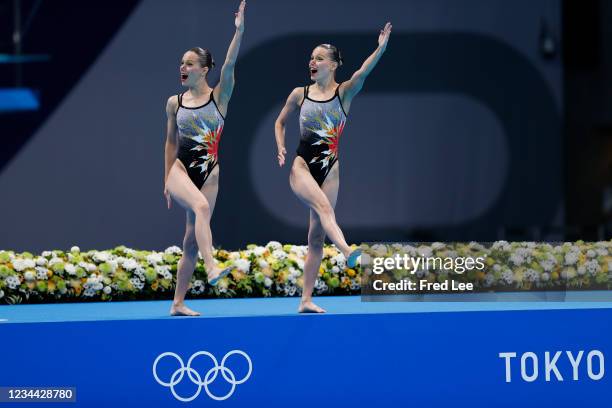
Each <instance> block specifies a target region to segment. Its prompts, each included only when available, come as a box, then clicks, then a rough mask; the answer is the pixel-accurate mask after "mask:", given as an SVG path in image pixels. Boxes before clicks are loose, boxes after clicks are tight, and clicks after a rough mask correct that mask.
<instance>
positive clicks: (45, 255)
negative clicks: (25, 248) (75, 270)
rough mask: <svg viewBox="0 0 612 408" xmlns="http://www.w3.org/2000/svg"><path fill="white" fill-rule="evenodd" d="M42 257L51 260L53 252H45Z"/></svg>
mask: <svg viewBox="0 0 612 408" xmlns="http://www.w3.org/2000/svg"><path fill="white" fill-rule="evenodd" d="M41 255H42V256H44V257H45V258H49V257H50V256H53V252H51V251H43V253H42V254H41Z"/></svg>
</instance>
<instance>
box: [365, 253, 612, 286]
mask: <svg viewBox="0 0 612 408" xmlns="http://www.w3.org/2000/svg"><path fill="white" fill-rule="evenodd" d="M363 249H364V253H366V254H368V255H369V256H372V257H383V258H386V257H394V256H397V255H399V256H403V255H404V254H406V255H407V256H408V257H412V258H415V259H417V258H421V259H422V260H425V259H427V258H429V259H436V260H441V261H444V262H446V261H449V262H450V263H451V264H452V261H453V260H457V259H463V260H465V259H467V258H471V259H480V260H482V265H483V267H482V268H480V269H479V268H472V269H471V270H465V271H462V273H460V274H457V273H453V272H452V271H451V272H449V271H448V270H445V269H444V268H439V267H438V268H435V267H431V266H429V267H428V268H423V267H420V268H416V270H414V271H413V273H412V271H411V273H408V272H406V270H392V271H391V273H389V274H387V275H386V276H384V279H383V280H387V281H399V280H400V279H403V278H406V277H407V276H408V275H413V277H412V278H411V279H415V278H416V279H425V280H427V281H428V282H442V281H444V280H446V279H447V278H449V277H451V276H450V274H451V273H452V278H453V279H454V280H456V281H458V282H471V283H473V284H474V287H475V289H476V291H480V292H485V291H526V290H542V291H543V290H581V289H605V290H609V289H611V288H612V241H602V242H594V243H585V242H583V241H577V242H575V243H570V242H565V243H558V244H550V243H535V242H506V241H497V242H494V243H490V244H487V245H483V244H480V243H477V242H470V243H455V244H444V243H440V242H434V243H432V244H430V245H416V246H413V245H404V244H390V245H387V244H373V245H364V246H363ZM441 263H442V262H440V263H438V265H440V264H441ZM431 264H434V265H435V262H432V263H431ZM428 265H430V264H428ZM368 268H369V267H368ZM368 268H365V269H366V275H364V278H365V281H364V283H365V284H367V283H368V279H370V278H371V277H372V276H374V275H371V268H369V269H368Z"/></svg>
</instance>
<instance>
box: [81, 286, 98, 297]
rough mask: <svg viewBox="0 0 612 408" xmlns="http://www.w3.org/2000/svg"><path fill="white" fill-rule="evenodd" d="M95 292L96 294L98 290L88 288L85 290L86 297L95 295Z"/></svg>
mask: <svg viewBox="0 0 612 408" xmlns="http://www.w3.org/2000/svg"><path fill="white" fill-rule="evenodd" d="M95 294H96V291H95V290H93V289H91V288H87V289H85V290H84V291H83V296H85V297H93V296H94V295H95Z"/></svg>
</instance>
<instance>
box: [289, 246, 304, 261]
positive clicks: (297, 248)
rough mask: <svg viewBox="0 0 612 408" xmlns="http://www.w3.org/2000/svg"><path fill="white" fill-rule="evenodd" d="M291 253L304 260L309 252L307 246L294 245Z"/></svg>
mask: <svg viewBox="0 0 612 408" xmlns="http://www.w3.org/2000/svg"><path fill="white" fill-rule="evenodd" d="M289 252H291V253H294V254H296V255H297V256H298V257H300V258H304V257H305V256H306V253H307V252H308V247H307V246H305V245H293V246H292V247H291V249H290V251H289Z"/></svg>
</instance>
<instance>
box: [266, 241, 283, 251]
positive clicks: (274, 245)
mask: <svg viewBox="0 0 612 408" xmlns="http://www.w3.org/2000/svg"><path fill="white" fill-rule="evenodd" d="M266 248H268V249H269V250H270V251H276V250H279V249H282V248H283V246H282V245H281V243H280V242H277V241H270V242H268V243H267V244H266Z"/></svg>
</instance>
